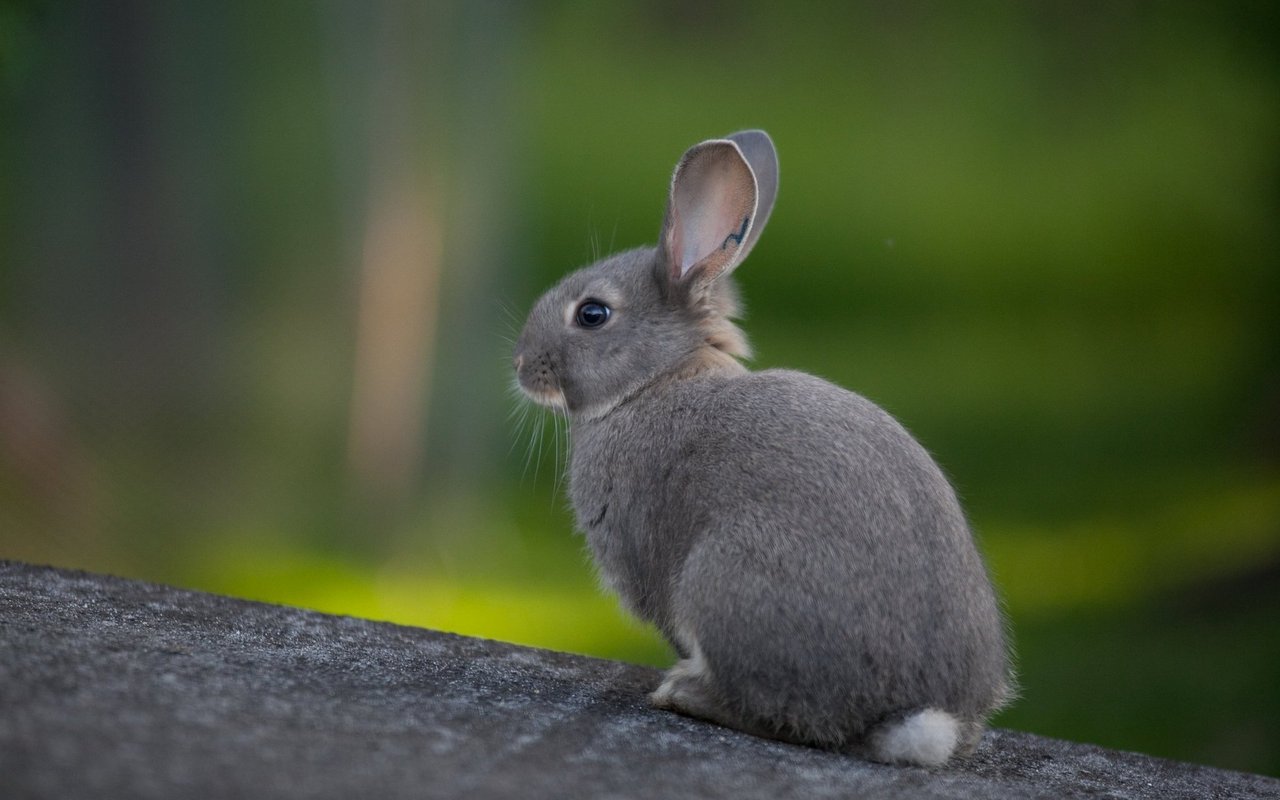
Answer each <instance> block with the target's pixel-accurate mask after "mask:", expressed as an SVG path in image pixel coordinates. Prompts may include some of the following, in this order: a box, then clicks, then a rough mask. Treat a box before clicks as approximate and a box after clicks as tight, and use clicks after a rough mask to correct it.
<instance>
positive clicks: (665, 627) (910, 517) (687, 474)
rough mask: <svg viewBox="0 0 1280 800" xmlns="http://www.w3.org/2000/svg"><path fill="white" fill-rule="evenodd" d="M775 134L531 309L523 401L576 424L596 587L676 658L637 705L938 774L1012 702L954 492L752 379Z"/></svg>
mask: <svg viewBox="0 0 1280 800" xmlns="http://www.w3.org/2000/svg"><path fill="white" fill-rule="evenodd" d="M777 189H778V162H777V155H776V153H775V151H774V147H773V142H772V141H771V140H770V139H769V137H768V135H767V134H765V133H764V132H763V131H743V132H741V133H736V134H733V135H732V136H729V137H727V138H724V139H712V140H709V141H705V142H702V143H701V144H698V145H695V146H694V147H692V148H690V149H689V151H688V152H686V153H685V154H684V157H683V158H681V159H680V162H679V164H678V165H677V166H676V170H675V174H674V176H673V177H672V181H671V189H670V196H669V198H668V202H667V210H666V217H665V219H664V221H663V224H662V232H661V235H660V237H659V241H658V245H657V246H656V247H642V248H638V249H635V250H629V251H627V252H623V253H619V254H616V255H613V256H610V257H608V258H605V259H604V260H602V261H600V262H598V263H596V264H593V265H591V266H589V267H586V268H585V269H581V270H579V271H577V272H575V273H573V274H571V275H569V276H568V277H566V278H565V279H564V280H562V281H561V282H560V284H559V285H557V286H556V287H555V288H553V289H551V290H550V291H549V292H547V293H546V294H545V295H543V296H542V298H540V299H539V300H538V302H537V304H536V305H535V306H534V308H533V311H532V312H531V313H530V314H529V319H528V321H527V322H526V323H525V327H524V330H523V331H522V332H521V334H520V338H519V340H518V342H517V344H516V349H515V368H516V373H517V376H518V380H519V384H520V386H521V388H522V389H523V391H524V392H525V393H526V394H527V395H528V396H529V397H530V398H532V399H533V400H534V401H536V402H538V403H540V404H542V405H545V406H549V407H551V408H552V409H555V410H556V411H558V412H560V413H563V414H565V415H567V416H568V418H569V420H570V424H571V431H572V454H571V456H570V463H569V494H570V497H571V499H572V502H573V509H574V512H575V515H576V518H577V523H578V527H579V528H580V529H581V530H582V531H583V532H584V533H585V535H586V538H587V541H588V543H589V544H590V547H591V550H592V551H593V553H594V555H595V559H596V562H597V564H598V567H599V570H600V573H601V575H602V576H603V578H604V580H605V582H606V583H607V584H608V585H609V586H610V587H611V588H612V589H613V590H614V591H616V592H617V594H618V595H619V596H620V597H621V598H622V601H623V603H624V604H625V605H626V607H627V608H628V609H629V610H630V611H631V612H632V613H634V614H635V615H636V616H638V617H640V618H641V619H644V620H647V621H648V622H651V623H652V624H654V625H656V626H657V627H658V629H659V630H660V631H661V632H662V633H663V635H664V636H665V637H666V638H667V640H668V641H670V642H671V644H672V646H673V647H674V648H675V649H676V651H677V652H678V653H679V655H680V660H679V661H677V662H676V664H675V665H674V666H673V667H671V669H669V670H668V671H667V672H666V674H665V676H664V679H663V681H662V684H661V685H660V686H659V687H658V688H657V690H656V691H654V692H653V694H652V695H651V696H650V699H651V701H652V703H653V704H654V705H655V706H657V707H659V708H665V709H671V710H673V711H677V712H680V713H683V714H688V715H690V716H694V717H699V718H702V719H706V720H710V721H712V722H716V723H719V724H722V725H727V726H729V727H732V728H737V729H740V730H744V731H748V732H750V733H753V734H757V735H760V736H767V737H772V738H778V739H783V740H787V741H792V742H799V743H805V744H811V745H817V746H820V747H827V748H832V749H839V750H843V751H846V752H852V753H855V754H858V755H861V756H863V757H866V758H870V759H874V760H878V761H884V762H889V763H900V764H918V765H924V766H938V765H941V764H944V763H946V762H947V761H948V760H949V759H950V758H951V757H952V756H953V755H956V754H960V755H964V754H968V753H970V752H972V750H973V749H974V748H975V747H976V746H977V743H978V740H979V738H980V737H981V735H982V730H983V727H984V725H985V722H986V719H987V717H988V716H989V715H990V714H991V713H992V712H993V711H994V710H995V709H996V708H998V707H999V706H1000V705H1001V704H1002V703H1003V702H1004V701H1005V700H1006V698H1007V697H1008V696H1009V695H1010V693H1011V682H1010V680H1011V679H1010V677H1009V674H1010V673H1009V663H1008V660H1007V655H1006V647H1005V642H1004V630H1003V619H1002V616H1001V612H1000V609H999V607H998V604H997V601H996V597H995V594H994V592H993V590H992V587H991V582H990V580H989V579H988V577H987V572H986V569H985V566H984V564H983V561H982V558H981V556H980V555H979V554H978V551H977V549H976V547H975V545H974V541H973V537H972V535H971V534H970V532H969V528H968V525H967V524H966V522H965V518H964V514H963V512H962V511H961V509H960V505H959V503H958V502H957V500H956V496H955V493H954V492H953V491H952V489H951V486H950V485H949V484H948V483H947V480H946V478H945V477H943V474H942V472H941V470H940V469H939V468H938V466H937V465H936V464H935V463H934V461H933V459H932V458H930V456H929V454H928V453H927V452H925V450H924V448H923V447H921V446H920V445H919V444H918V443H917V442H916V441H915V440H914V439H913V438H912V437H911V435H910V434H908V433H907V431H906V430H904V429H903V428H902V426H901V425H899V424H898V423H897V422H896V421H895V420H894V419H893V418H892V417H890V416H889V415H888V414H887V413H885V412H884V411H882V410H881V409H880V408H878V407H877V406H875V405H874V404H872V403H871V402H870V401H868V400H866V399H864V398H863V397H860V396H859V395H856V394H853V393H851V392H848V391H845V390H844V389H841V388H839V387H836V386H833V385H832V384H830V383H827V382H825V381H823V380H820V379H818V378H815V377H812V376H810V375H805V374H803V373H800V372H792V371H789V370H772V369H771V370H764V371H761V372H750V371H748V370H747V369H746V368H745V367H743V365H742V364H741V363H740V361H739V360H738V359H739V358H744V357H747V356H748V355H749V352H748V347H747V343H746V339H745V337H744V336H743V334H742V332H741V331H740V330H739V329H738V328H737V327H736V326H735V325H734V324H733V322H732V319H733V317H734V316H735V314H736V312H737V311H738V302H737V294H736V291H735V290H734V288H733V285H732V283H731V281H730V278H729V273H730V272H732V271H733V269H734V268H735V267H737V266H738V264H739V263H741V262H742V260H743V259H744V258H745V257H746V255H747V253H748V252H749V251H750V250H751V248H752V246H753V245H754V244H755V242H756V239H757V238H759V236H760V232H761V231H762V230H763V229H764V225H765V222H766V221H767V220H768V218H769V212H770V211H771V209H772V207H773V202H774V198H775V197H776V196H777Z"/></svg>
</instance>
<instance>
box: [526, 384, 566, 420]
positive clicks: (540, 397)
mask: <svg viewBox="0 0 1280 800" xmlns="http://www.w3.org/2000/svg"><path fill="white" fill-rule="evenodd" d="M520 391H521V392H523V393H524V396H525V397H527V398H529V399H530V400H532V401H533V402H535V403H537V404H538V405H540V406H543V407H544V408H549V409H551V410H552V411H555V412H557V413H560V414H568V413H569V404H568V403H567V402H565V399H564V392H563V391H562V390H560V389H530V388H529V387H527V386H524V385H521V386H520Z"/></svg>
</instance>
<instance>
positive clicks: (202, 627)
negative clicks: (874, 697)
mask: <svg viewBox="0 0 1280 800" xmlns="http://www.w3.org/2000/svg"><path fill="white" fill-rule="evenodd" d="M657 678H658V673H657V672H656V671H655V670H652V669H648V668H644V667H638V666H634V665H630V664H622V663H617V662H611V661H603V660H599V659H593V658H586V657H582V656H575V655H568V654H564V653H556V652H550V651H546V650H536V649H531V648H526V647H517V646H515V645H510V644H503V643H500V642H491V641H486V640H481V639H472V638H467V637H463V636H456V635H452V634H446V633H438V632H435V631H430V630H422V629H417V628H406V627H401V626H398V625H391V624H387V623H378V622H371V621H368V620H361V619H353V618H349V617H338V616H331V615H326V614H319V613H315V612H311V611H304V610H300V609H296V608H288V607H283V606H274V605H267V604H263V603H252V602H247V601H243V600H236V599H233V598H228V597H221V596H217V595H210V594H204V593H201V592H192V591H185V590H180V589H173V588H169V587H165V586H156V585H152V584H147V583H142V582H138V581H130V580H121V579H119V578H111V577H106V576H102V575H93V574H87V573H80V572H71V571H66V570H59V569H52V568H46V567H34V566H29V565H25V564H20V563H15V562H4V561H0V795H3V796H5V797H34V798H60V799H65V800H74V799H75V798H103V797H164V798H169V797H244V796H251V797H280V798H294V797H297V798H302V797H307V798H314V797H333V798H350V797H378V798H398V797H449V798H453V797H519V798H537V797H547V798H578V797H580V798H606V797H609V798H626V797H646V798H667V797H671V798H675V797H700V798H702V797H706V798H714V797H732V798H753V797H761V798H765V797H767V798H779V797H804V798H835V797H868V798H871V797H884V798H1013V797H1019V798H1021V797H1035V798H1070V797H1091V798H1096V797H1109V798H1160V800H1169V798H1197V800H1203V799H1204V798H1263V797H1268V798H1275V797H1280V781H1278V780H1274V779H1271V778H1266V777H1262V776H1257V775H1247V774H1243V773H1236V772H1227V771H1223V770H1217V769H1212V768H1209V767H1202V766H1196V765H1192V764H1183V763H1178V762H1173V761H1166V760H1162V759H1157V758H1151V757H1148V756H1143V755H1137V754H1133V753H1123V752H1116V751H1111V750H1105V749H1102V748H1099V747H1093V746H1090V745H1083V744H1072V743H1068V742H1062V741H1056V740H1053V739H1046V738H1043V737H1039V736H1033V735H1031V734H1026V733H1016V732H1013V731H1003V730H995V731H991V732H989V733H988V734H987V736H986V738H985V739H984V740H983V743H982V746H981V748H980V749H979V751H978V753H977V755H975V756H974V758H972V759H971V760H970V761H968V762H966V763H963V764H960V765H957V766H955V767H952V768H949V769H946V770H940V771H935V772H930V771H926V770H921V769H909V768H895V767H887V766H881V765H876V764H868V763H864V762H860V761H857V760H855V759H853V758H849V757H846V756H842V755H838V754H833V753H827V752H822V751H819V750H813V749H808V748H804V747H795V746H791V745H786V744H782V743H778V742H771V741H766V740H762V739H757V738H753V737H751V736H747V735H745V734H739V733H737V732H734V731H730V730H726V729H723V728H719V727H716V726H713V725H709V724H705V723H701V722H698V721H695V720H690V719H685V718H682V717H679V716H676V715H673V714H669V713H665V712H660V711H655V710H653V709H650V708H648V707H647V706H646V704H645V701H644V697H645V693H646V692H647V691H648V690H649V689H650V688H652V687H653V686H654V685H656V682H657Z"/></svg>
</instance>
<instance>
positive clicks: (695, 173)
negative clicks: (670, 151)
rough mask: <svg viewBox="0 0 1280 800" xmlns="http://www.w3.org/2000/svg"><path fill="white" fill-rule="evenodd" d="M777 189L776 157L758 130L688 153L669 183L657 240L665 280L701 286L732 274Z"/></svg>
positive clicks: (761, 224) (710, 142)
mask: <svg viewBox="0 0 1280 800" xmlns="http://www.w3.org/2000/svg"><path fill="white" fill-rule="evenodd" d="M757 167H759V172H757V171H756V168H757ZM777 189H778V162H777V157H776V155H775V154H774V150H773V143H772V142H770V141H769V137H768V135H766V134H765V133H764V132H763V131H744V132H742V133H737V134H734V135H733V136H731V137H729V138H728V139H710V140H708V141H705V142H702V143H701V144H697V145H694V146H693V147H691V148H689V151H688V152H686V153H685V154H684V157H683V158H681V159H680V163H679V164H677V165H676V171H675V175H674V176H673V177H672V179H671V195H670V198H669V200H668V201H667V214H666V219H665V220H664V221H663V225H662V236H661V238H660V240H659V241H660V245H661V249H662V256H663V262H664V267H665V272H666V276H665V277H666V279H667V280H668V281H669V282H671V283H672V284H677V283H683V282H686V281H691V280H696V281H697V282H698V283H700V284H704V285H705V284H706V283H709V282H710V281H712V280H714V279H715V278H717V277H719V276H721V275H723V274H725V273H727V272H730V271H732V270H733V268H734V267H736V266H737V265H738V264H739V263H741V262H742V259H744V258H746V256H747V253H748V251H750V250H751V247H752V245H754V244H755V241H756V239H757V238H758V237H759V234H760V230H761V229H762V228H763V227H764V222H765V219H766V218H767V217H768V215H769V212H770V211H771V210H772V208H773V198H774V197H775V196H776V194H777Z"/></svg>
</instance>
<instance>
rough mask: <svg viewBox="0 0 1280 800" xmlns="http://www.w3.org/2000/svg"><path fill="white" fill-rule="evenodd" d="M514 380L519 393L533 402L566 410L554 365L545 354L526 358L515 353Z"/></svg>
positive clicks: (522, 354)
mask: <svg viewBox="0 0 1280 800" xmlns="http://www.w3.org/2000/svg"><path fill="white" fill-rule="evenodd" d="M513 364H514V366H515V370H516V379H517V381H518V382H519V384H520V391H522V392H524V394H525V396H526V397H528V398H529V399H530V400H532V401H533V402H535V403H537V404H539V405H543V406H547V407H549V408H553V409H556V410H559V411H564V410H565V408H566V404H565V397H564V389H562V388H561V387H560V381H559V379H558V378H557V376H556V370H555V364H554V362H552V360H551V357H550V356H549V355H547V354H546V353H539V354H538V355H537V356H534V357H531V358H526V357H525V354H524V353H516V356H515V359H514V362H513Z"/></svg>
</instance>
